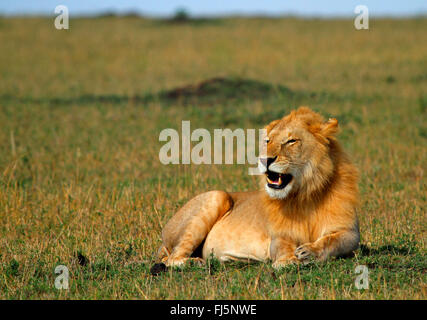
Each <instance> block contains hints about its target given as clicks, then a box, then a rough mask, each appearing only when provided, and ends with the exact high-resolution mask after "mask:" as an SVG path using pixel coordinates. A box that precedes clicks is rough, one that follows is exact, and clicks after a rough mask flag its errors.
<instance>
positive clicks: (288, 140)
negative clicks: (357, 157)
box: [259, 107, 344, 199]
mask: <svg viewBox="0 0 427 320" xmlns="http://www.w3.org/2000/svg"><path fill="white" fill-rule="evenodd" d="M266 130H267V139H266V142H267V151H266V152H264V156H263V157H260V161H259V169H260V171H261V172H262V173H264V174H265V176H266V181H265V180H264V181H265V182H264V185H265V190H266V192H267V194H268V195H269V196H270V198H273V199H285V198H287V197H290V196H291V195H293V196H298V197H304V198H306V197H312V196H314V195H315V193H316V192H320V191H322V190H323V189H324V188H325V187H326V186H327V185H328V184H329V182H330V181H331V179H332V177H333V174H334V168H335V164H336V161H337V158H339V154H341V153H342V152H340V148H339V146H338V143H337V141H336V139H335V134H336V133H337V131H338V121H337V120H336V119H329V120H328V121H325V120H324V118H323V117H322V116H321V115H320V114H318V113H315V112H314V111H312V110H310V109H309V108H307V107H300V108H299V109H298V110H296V111H292V112H291V113H290V114H289V115H287V116H285V117H284V118H282V119H280V120H275V121H273V122H271V123H270V124H269V125H267V127H266ZM265 155H266V156H265ZM343 156H344V155H343Z"/></svg>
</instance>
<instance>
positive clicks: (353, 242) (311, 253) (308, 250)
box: [295, 229, 360, 262]
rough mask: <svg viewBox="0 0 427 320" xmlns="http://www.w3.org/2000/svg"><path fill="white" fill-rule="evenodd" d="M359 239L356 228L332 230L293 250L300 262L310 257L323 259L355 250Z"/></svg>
mask: <svg viewBox="0 0 427 320" xmlns="http://www.w3.org/2000/svg"><path fill="white" fill-rule="evenodd" d="M359 239H360V236H359V231H358V230H357V229H351V230H342V231H338V232H333V233H330V234H328V235H325V236H323V237H321V238H319V239H317V240H316V241H314V242H312V243H305V244H303V245H301V246H299V247H298V248H296V250H295V255H296V257H297V258H298V260H299V261H301V262H307V261H308V260H310V259H312V258H314V259H316V260H318V261H325V260H326V259H327V258H329V257H331V256H334V257H336V256H343V255H346V254H349V253H350V252H352V251H353V250H356V249H357V247H358V246H359Z"/></svg>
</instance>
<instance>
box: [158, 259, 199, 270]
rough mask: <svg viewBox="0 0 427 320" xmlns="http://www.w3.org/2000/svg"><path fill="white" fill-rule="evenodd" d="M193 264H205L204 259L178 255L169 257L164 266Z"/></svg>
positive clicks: (180, 266)
mask: <svg viewBox="0 0 427 320" xmlns="http://www.w3.org/2000/svg"><path fill="white" fill-rule="evenodd" d="M190 263H191V264H195V265H197V266H202V265H204V264H205V260H203V259H201V258H187V257H179V258H173V257H169V259H168V260H167V261H166V263H165V264H166V266H168V267H178V268H182V267H184V265H185V264H190Z"/></svg>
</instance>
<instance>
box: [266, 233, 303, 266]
mask: <svg viewBox="0 0 427 320" xmlns="http://www.w3.org/2000/svg"><path fill="white" fill-rule="evenodd" d="M295 248H296V244H295V242H294V241H292V240H290V239H286V238H281V237H278V238H274V239H272V241H271V244H270V257H271V260H273V268H276V269H279V268H281V267H284V266H286V265H288V264H292V263H297V262H298V260H297V258H296V256H295V254H294V252H295Z"/></svg>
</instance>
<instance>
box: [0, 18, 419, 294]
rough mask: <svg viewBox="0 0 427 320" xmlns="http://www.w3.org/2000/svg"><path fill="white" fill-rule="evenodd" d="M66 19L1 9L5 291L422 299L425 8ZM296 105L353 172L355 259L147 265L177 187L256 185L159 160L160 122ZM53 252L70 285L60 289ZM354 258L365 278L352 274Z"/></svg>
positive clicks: (0, 265) (181, 193)
mask: <svg viewBox="0 0 427 320" xmlns="http://www.w3.org/2000/svg"><path fill="white" fill-rule="evenodd" d="M214 22H215V23H214ZM70 27H71V29H70V30H68V31H58V30H55V29H54V27H53V19H45V18H26V19H24V18H13V19H11V18H2V19H1V20H0V43H2V50H1V51H0V71H1V73H2V81H0V124H1V126H0V298H3V299H57V298H60V299H101V298H105V299H135V298H136V299H175V298H181V299H245V298H250V299H425V298H426V280H427V279H426V265H427V262H426V248H425V239H426V231H427V228H426V221H427V220H426V212H425V211H426V210H425V208H426V188H425V186H426V184H425V172H426V169H427V168H426V147H427V141H426V138H427V134H426V132H427V126H426V123H427V121H426V120H427V113H426V93H425V86H426V79H427V77H426V74H427V59H426V57H427V46H426V45H425V44H424V43H425V41H423V40H424V39H425V36H426V32H425V30H427V20H426V19H425V18H419V19H408V20H388V19H383V20H375V19H374V20H373V21H371V23H370V30H369V31H355V30H354V27H353V21H351V20H304V19H293V18H288V19H274V20H268V19H220V20H218V21H213V22H212V23H211V22H209V23H208V22H206V23H205V22H203V23H170V22H168V21H152V20H146V19H138V18H136V17H126V18H117V17H102V18H97V19H72V20H71V22H70ZM402 48H404V50H403V49H402ZM212 78H221V79H223V80H221V81H213V82H209V81H208V80H209V79H212ZM206 81H208V82H206ZM203 83H204V84H205V85H204V86H203V85H202V86H200V85H201V84H203ZM177 92H178V93H179V94H177ZM299 105H308V106H310V107H311V108H313V109H314V110H317V111H319V112H320V113H322V114H323V115H324V116H325V117H331V116H333V117H336V118H337V119H338V121H339V123H340V126H341V134H340V140H341V142H342V144H343V145H344V147H345V149H346V150H347V151H348V152H349V153H350V154H351V156H352V159H353V161H354V162H355V164H356V165H357V166H358V168H359V170H360V174H361V179H360V184H359V186H360V191H361V205H360V208H359V210H358V214H359V218H360V228H361V236H362V240H361V243H362V245H363V246H362V247H361V249H359V250H358V251H357V252H356V255H355V257H353V258H347V259H336V260H331V261H329V262H327V263H324V264H309V265H306V266H290V267H288V268H286V269H285V270H282V271H280V272H278V271H275V270H273V268H272V267H271V265H270V264H268V263H266V264H262V263H260V264H255V263H254V264H248V263H230V264H219V263H218V262H216V261H213V262H212V263H210V264H208V265H207V266H205V267H197V266H189V267H187V268H186V269H184V270H183V271H173V270H169V271H167V272H165V273H163V274H161V275H159V276H157V277H153V276H151V275H150V274H149V270H150V268H151V266H152V264H153V259H154V255H155V253H156V250H157V248H158V247H159V245H160V243H161V242H160V232H161V229H162V226H164V224H165V223H166V222H167V220H168V219H169V218H170V217H171V216H172V215H173V214H174V212H176V210H177V209H178V208H179V207H180V206H182V205H183V204H184V203H185V202H186V201H187V200H188V199H190V198H191V197H192V196H194V195H196V194H197V193H200V192H202V191H206V190H212V189H222V190H227V191H240V190H241V191H244V190H253V189H255V188H256V187H257V186H258V183H257V178H256V177H253V176H249V175H248V174H247V166H239V165H223V166H208V165H202V166H196V165H189V166H185V165H179V166H175V165H170V166H164V165H162V164H161V163H160V161H159V159H158V153H159V150H160V147H161V146H162V143H161V142H159V141H158V137H159V133H160V131H161V130H163V129H165V128H175V129H178V131H180V127H181V121H182V120H191V127H192V129H196V128H207V129H208V130H213V129H215V128H226V127H229V128H245V129H246V128H261V127H262V126H263V125H265V124H266V123H268V122H269V121H271V120H273V119H276V118H278V117H281V116H283V115H284V114H286V113H288V112H289V111H290V110H291V109H292V108H294V107H296V106H299ZM79 257H80V259H79ZM82 257H84V259H83V258H82ZM83 260H85V261H84V262H85V263H83ZM79 261H80V263H79ZM59 264H63V265H66V266H67V267H68V268H69V270H70V289H69V290H62V291H61V290H57V289H55V287H54V281H55V277H56V275H55V274H54V270H55V267H56V266H57V265H59ZM360 264H364V265H367V266H368V267H369V271H370V287H369V289H368V290H361V291H359V290H357V289H355V287H354V280H355V278H356V276H357V275H356V274H355V267H356V266H357V265H360Z"/></svg>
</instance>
